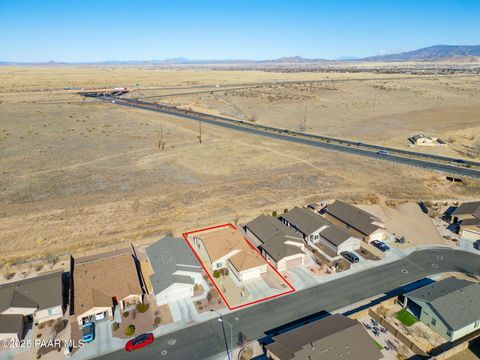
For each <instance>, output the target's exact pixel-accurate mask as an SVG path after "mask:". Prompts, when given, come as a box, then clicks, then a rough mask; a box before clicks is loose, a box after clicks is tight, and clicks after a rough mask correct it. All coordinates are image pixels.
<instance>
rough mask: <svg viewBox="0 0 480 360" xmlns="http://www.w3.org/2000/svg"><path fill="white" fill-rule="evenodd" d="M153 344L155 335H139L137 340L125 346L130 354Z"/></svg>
mask: <svg viewBox="0 0 480 360" xmlns="http://www.w3.org/2000/svg"><path fill="white" fill-rule="evenodd" d="M151 343H153V334H151V333H148V334H142V335H138V336H137V337H136V338H134V339H132V340H130V341H128V342H127V344H126V345H125V350H126V351H128V352H130V351H133V350H138V349H141V348H143V347H145V346H147V345H149V344H151Z"/></svg>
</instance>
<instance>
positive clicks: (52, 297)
mask: <svg viewBox="0 0 480 360" xmlns="http://www.w3.org/2000/svg"><path fill="white" fill-rule="evenodd" d="M58 305H63V294H62V272H61V271H56V272H53V273H50V274H46V275H40V276H36V277H32V278H29V279H25V280H21V281H15V282H11V283H8V284H4V285H1V286H0V312H2V311H4V310H6V309H8V308H10V307H17V308H37V309H39V310H42V309H48V308H51V307H54V306H58Z"/></svg>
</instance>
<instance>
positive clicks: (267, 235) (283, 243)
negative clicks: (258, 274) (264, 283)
mask: <svg viewBox="0 0 480 360" xmlns="http://www.w3.org/2000/svg"><path fill="white" fill-rule="evenodd" d="M244 229H245V232H246V234H247V235H248V236H249V237H250V238H251V239H252V242H253V243H254V244H255V245H256V246H257V247H258V249H259V250H260V253H261V254H262V256H263V257H264V258H265V259H267V261H268V262H270V263H271V264H273V265H274V266H275V268H276V269H277V270H285V269H286V268H288V267H292V266H298V265H302V264H304V263H305V253H304V251H303V250H304V242H303V238H302V237H301V236H300V235H298V234H297V233H296V232H295V231H294V230H293V229H290V228H289V227H287V226H285V224H283V223H282V222H281V221H279V220H278V219H277V218H274V217H272V216H267V215H260V216H258V217H257V218H255V219H253V220H252V221H250V222H249V223H248V224H246V225H245V226H244Z"/></svg>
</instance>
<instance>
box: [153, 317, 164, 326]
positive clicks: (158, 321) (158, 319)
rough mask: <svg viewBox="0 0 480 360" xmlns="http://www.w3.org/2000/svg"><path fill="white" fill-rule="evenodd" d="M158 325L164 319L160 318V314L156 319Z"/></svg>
mask: <svg viewBox="0 0 480 360" xmlns="http://www.w3.org/2000/svg"><path fill="white" fill-rule="evenodd" d="M153 321H154V322H155V324H156V325H158V324H160V323H161V322H162V319H161V318H160V316H157V317H156V318H155V319H154V320H153Z"/></svg>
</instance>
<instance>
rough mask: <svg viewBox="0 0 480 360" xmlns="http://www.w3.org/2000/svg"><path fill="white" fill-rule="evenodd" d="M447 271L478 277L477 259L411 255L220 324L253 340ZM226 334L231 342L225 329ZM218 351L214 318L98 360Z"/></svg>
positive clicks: (456, 254) (453, 253) (221, 347)
mask: <svg viewBox="0 0 480 360" xmlns="http://www.w3.org/2000/svg"><path fill="white" fill-rule="evenodd" d="M450 271H458V272H462V273H465V274H472V275H480V256H479V255H475V254H472V253H468V252H464V251H460V250H453V249H435V250H433V249H430V250H421V251H416V252H414V253H412V254H411V255H409V256H408V257H406V258H404V259H402V260H399V261H396V262H393V263H389V264H386V265H382V266H379V267H377V268H373V269H370V270H365V271H363V272H359V273H356V274H352V275H350V276H347V277H344V278H341V279H338V280H335V281H332V282H329V283H326V284H322V285H318V286H315V287H312V288H309V289H305V290H302V291H297V292H295V293H292V294H290V295H286V296H284V297H280V298H276V299H273V300H270V301H266V302H263V303H260V304H257V305H254V306H250V307H246V308H243V309H240V310H238V311H235V312H232V313H230V314H228V315H225V316H224V319H225V321H227V322H229V323H230V324H232V325H233V329H234V336H233V338H234V342H236V339H238V333H239V332H242V333H243V334H245V335H246V337H247V338H248V339H251V340H252V339H257V338H260V337H262V336H264V332H265V331H267V330H269V329H272V328H276V327H278V326H281V325H283V324H286V323H288V322H291V321H293V320H296V319H299V318H303V317H305V316H308V315H311V314H314V313H317V312H320V311H322V310H325V311H334V310H336V309H340V308H342V307H345V306H348V305H350V304H355V303H357V302H359V301H362V300H364V299H368V298H371V297H373V296H376V295H379V294H383V293H386V292H389V291H392V290H394V289H396V288H398V287H400V286H402V285H405V284H407V283H410V282H413V281H415V280H418V279H421V278H423V277H425V276H428V275H433V274H437V273H443V272H450ZM225 331H226V337H227V339H230V333H229V332H230V328H229V326H226V327H225ZM222 352H223V353H225V343H224V340H223V333H222V327H221V323H220V322H219V321H217V319H213V320H210V321H207V322H203V323H200V324H197V325H193V326H190V327H187V328H184V329H182V330H179V331H176V332H174V333H171V334H168V335H165V336H162V337H159V338H157V339H155V341H154V343H153V344H152V345H150V346H149V347H147V348H144V349H141V350H138V351H136V352H133V353H126V352H125V351H124V350H119V351H116V352H113V353H110V354H107V355H104V356H101V357H100V358H101V359H104V360H123V359H135V360H137V359H138V360H139V359H169V360H170V359H172V360H173V359H175V360H177V359H178V360H186V359H192V360H193V359H208V358H210V357H212V356H215V355H218V354H220V353H222Z"/></svg>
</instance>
